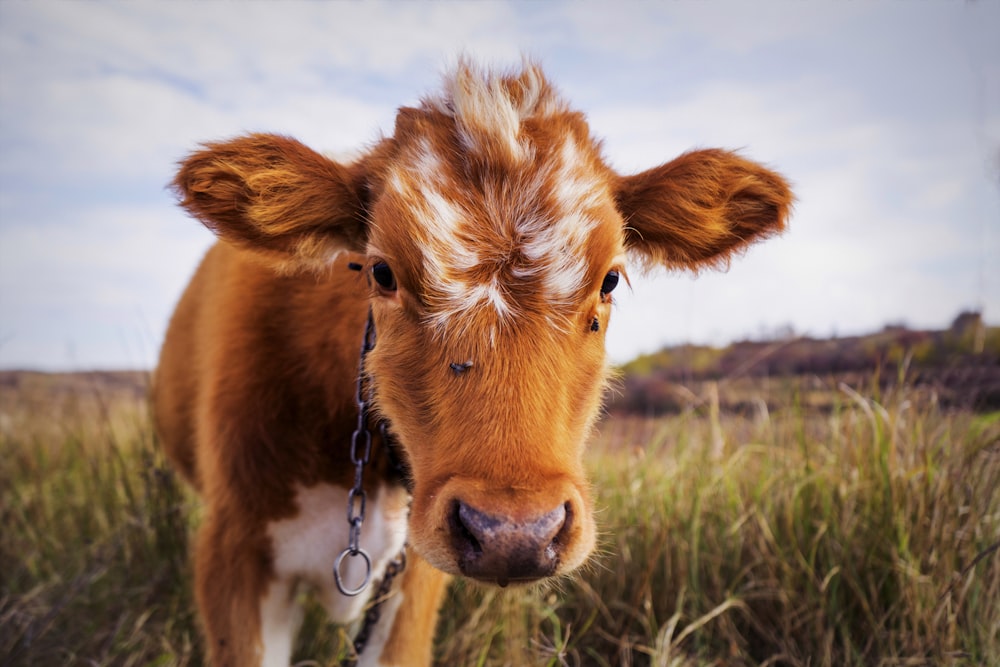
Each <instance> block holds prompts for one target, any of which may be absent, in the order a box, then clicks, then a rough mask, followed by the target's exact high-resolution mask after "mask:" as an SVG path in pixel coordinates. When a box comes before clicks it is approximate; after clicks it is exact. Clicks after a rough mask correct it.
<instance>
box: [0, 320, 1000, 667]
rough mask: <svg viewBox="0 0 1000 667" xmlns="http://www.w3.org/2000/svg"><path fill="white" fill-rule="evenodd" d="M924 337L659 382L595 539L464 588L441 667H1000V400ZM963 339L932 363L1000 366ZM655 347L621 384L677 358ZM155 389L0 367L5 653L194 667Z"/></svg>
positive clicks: (451, 612) (608, 465)
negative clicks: (924, 344)
mask: <svg viewBox="0 0 1000 667" xmlns="http://www.w3.org/2000/svg"><path fill="white" fill-rule="evenodd" d="M883 333H884V332H883ZM914 349H915V348H911V349H910V350H909V351H905V350H904V354H903V355H902V356H901V357H900V358H899V360H898V362H897V363H891V364H890V363H888V361H891V360H887V359H886V358H884V357H883V358H882V359H881V362H882V363H880V364H879V365H876V366H875V367H868V368H853V369H851V370H849V371H842V372H839V373H835V372H825V373H819V372H811V373H793V374H789V375H780V376H775V375H772V374H768V375H766V376H765V375H761V374H755V373H754V372H750V371H749V370H748V371H747V372H743V373H742V374H733V375H731V376H725V375H717V376H716V377H715V378H713V377H711V376H710V373H712V372H714V371H711V370H709V371H708V373H709V375H697V373H696V372H695V371H694V370H692V369H691V368H690V367H689V369H688V371H687V372H688V374H689V376H688V377H689V381H687V382H677V381H671V380H663V382H671V385H670V386H666V387H660V390H662V393H663V394H664V395H669V396H683V397H686V400H684V401H675V403H674V404H672V406H671V407H670V408H669V409H662V410H661V409H657V410H642V409H640V410H638V411H637V410H629V409H626V407H627V406H624V405H623V404H622V403H621V402H618V403H614V404H613V407H614V409H613V411H612V414H611V415H610V416H609V417H608V418H607V419H605V420H604V421H603V422H602V424H601V425H600V429H599V433H598V434H597V436H596V438H595V442H594V443H593V445H592V447H591V450H590V455H589V465H590V469H591V472H592V476H593V480H594V491H595V495H596V499H597V506H598V508H599V516H598V522H599V525H600V526H601V529H602V537H601V544H600V549H599V553H598V554H597V555H596V557H595V558H594V559H593V561H592V562H591V563H590V564H589V565H588V566H587V567H586V568H585V570H584V571H583V572H581V573H579V574H577V575H574V576H573V577H570V578H567V579H564V580H561V581H558V582H555V583H551V584H548V585H544V586H537V587H533V588H527V589H524V588H522V589H512V590H505V591H499V590H494V589H488V588H484V587H480V586H476V585H471V584H467V583H464V582H456V583H455V584H454V585H453V586H452V588H451V591H450V593H449V595H450V599H449V604H447V605H446V606H445V612H444V616H443V617H442V622H441V625H440V627H439V632H438V639H437V658H438V663H439V664H441V665H516V666H520V665H564V664H565V665H598V666H600V665H616V666H617V665H677V666H687V665H803V666H804V665H941V664H944V665H987V664H1000V602H998V600H1000V493H998V491H997V488H998V486H1000V412H996V411H995V407H992V406H991V404H990V403H989V402H988V401H986V402H983V401H981V400H980V399H981V395H982V394H981V392H980V391H979V389H980V388H981V386H980V385H979V384H977V385H975V388H976V391H975V392H972V394H975V395H971V394H970V395H969V396H967V397H966V398H968V400H965V399H963V394H962V392H961V391H960V389H961V388H960V387H959V388H958V390H956V389H955V388H954V387H950V386H949V385H947V384H946V383H944V382H942V383H939V384H937V385H935V383H934V382H933V381H932V380H930V379H928V378H932V377H933V376H934V373H931V372H930V371H928V370H927V369H928V368H931V366H928V365H926V364H924V365H921V363H920V362H916V361H914V357H915V353H914V351H913V350H914ZM665 354H667V353H665ZM970 354H973V356H972V357H969V356H968V354H966V353H964V352H963V353H962V355H964V356H962V359H964V361H961V362H956V361H951V362H949V361H948V360H947V359H945V361H943V362H940V364H943V365H939V366H937V367H936V368H940V369H944V370H945V371H947V370H948V368H949V366H948V364H949V363H950V364H951V366H950V368H957V367H960V366H961V365H962V364H967V362H968V364H967V365H969V367H971V368H975V369H977V370H976V372H977V373H980V374H981V375H983V376H984V377H985V376H989V375H990V373H994V372H995V371H996V368H997V367H998V364H997V361H996V357H995V356H992V357H991V356H989V354H990V353H989V351H988V350H987V349H985V348H984V349H983V350H982V351H981V352H978V353H976V352H975V351H973V352H972V353H970ZM976 354H978V356H975V355H976ZM721 356H722V355H720V358H721ZM952 359H954V358H952ZM970 359H971V361H970ZM639 363H640V364H645V365H646V367H645V371H643V370H642V369H635V368H633V369H630V370H627V372H626V374H625V376H624V378H623V381H622V383H623V384H624V385H625V386H628V384H629V383H630V382H634V381H635V380H634V378H636V377H640V376H642V372H645V373H646V375H645V377H647V378H648V377H651V376H655V375H656V373H661V374H662V373H664V371H663V369H662V368H658V367H656V365H655V364H652V363H649V361H648V360H645V361H643V360H640V362H639ZM935 363H939V362H935ZM748 368H749V367H748ZM978 369H985V370H978ZM703 371H704V369H703ZM937 377H942V375H940V374H938V375H937ZM915 378H916V379H915ZM144 383H145V377H144V376H143V375H142V374H91V375H73V376H51V375H40V374H31V373H11V372H8V373H3V374H0V401H2V402H0V664H3V665H77V664H79V665H199V664H201V657H200V655H201V646H200V638H199V635H198V630H197V619H196V616H195V614H194V611H193V604H192V599H191V592H190V583H191V572H190V568H189V562H188V556H187V554H188V545H189V536H190V535H191V530H192V529H193V527H194V526H195V524H196V523H197V521H198V519H199V514H198V504H197V500H196V498H195V497H194V496H193V494H191V493H190V492H189V491H188V490H187V489H186V488H185V487H183V486H182V485H181V484H180V482H179V481H178V480H177V478H176V477H175V476H174V475H173V473H172V472H171V471H170V470H169V468H168V467H167V466H166V464H165V462H164V460H163V458H162V455H161V454H160V452H159V449H158V447H157V444H156V441H155V437H154V435H153V433H152V429H151V427H150V424H149V418H148V414H147V410H146V405H145V401H144ZM987 384H988V383H987ZM650 386H652V385H650ZM949 392H951V393H949ZM943 396H946V397H947V400H942V397H943ZM991 410H993V411H991ZM307 602H308V600H307ZM346 637H347V633H346V631H345V630H344V629H343V628H336V627H333V626H330V625H328V624H326V623H325V622H324V621H323V619H322V616H321V615H320V614H319V613H318V610H317V608H316V607H315V605H311V604H310V612H309V614H308V615H307V619H306V627H305V631H304V632H303V633H302V638H301V639H300V641H299V646H298V648H297V652H296V660H298V661H300V662H299V664H303V665H306V664H308V665H329V664H336V662H337V660H338V659H339V657H340V656H341V655H342V654H344V653H346V651H347V650H348V649H347V643H346Z"/></svg>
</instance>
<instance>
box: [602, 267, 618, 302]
mask: <svg viewBox="0 0 1000 667" xmlns="http://www.w3.org/2000/svg"><path fill="white" fill-rule="evenodd" d="M617 286H618V272H617V271H608V275H606V276H604V282H602V283H601V296H604V295H605V294H611V292H612V291H614V289H615V287H617Z"/></svg>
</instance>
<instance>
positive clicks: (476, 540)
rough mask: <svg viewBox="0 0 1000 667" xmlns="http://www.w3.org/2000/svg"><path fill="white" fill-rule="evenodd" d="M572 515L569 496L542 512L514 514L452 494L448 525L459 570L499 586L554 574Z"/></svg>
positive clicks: (466, 574)
mask: <svg viewBox="0 0 1000 667" xmlns="http://www.w3.org/2000/svg"><path fill="white" fill-rule="evenodd" d="M572 518H573V515H572V511H571V506H570V504H569V503H568V502H567V503H565V504H563V505H559V506H558V507H556V508H555V509H554V510H551V511H550V512H546V513H545V514H543V515H541V516H537V517H535V518H532V519H528V520H515V519H513V518H511V517H508V516H498V515H494V514H488V513H486V512H483V511H481V510H479V509H476V508H475V507H472V506H470V505H467V504H466V503H464V502H462V501H461V500H456V501H455V502H454V505H453V508H452V511H451V514H450V516H449V520H448V529H449V531H450V533H451V541H452V546H453V548H454V549H455V553H456V555H457V557H458V567H459V569H460V570H461V572H462V574H464V575H465V576H467V577H472V578H473V579H479V580H481V581H488V582H494V583H496V584H497V585H498V586H501V587H503V586H506V585H507V584H508V583H510V582H518V583H527V582H531V581H535V580H537V579H541V578H544V577H548V576H551V575H552V574H554V573H555V571H556V568H557V567H558V565H559V558H560V554H561V551H562V547H563V541H564V538H565V537H566V536H567V535H568V533H569V528H570V525H571V523H572Z"/></svg>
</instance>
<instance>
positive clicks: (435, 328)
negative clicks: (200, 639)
mask: <svg viewBox="0 0 1000 667" xmlns="http://www.w3.org/2000/svg"><path fill="white" fill-rule="evenodd" d="M175 188H176V191H177V193H178V196H179V198H180V200H181V205H182V206H183V207H184V208H185V209H187V211H188V212H190V213H191V214H192V215H193V216H194V217H196V218H198V219H199V220H200V221H201V222H203V223H204V224H205V225H207V226H208V227H209V228H211V229H212V230H213V231H214V232H215V233H216V234H217V235H218V237H219V239H220V241H219V242H218V243H217V244H216V245H215V246H214V247H213V248H212V249H211V250H210V251H209V252H208V254H207V256H206V257H205V259H204V261H203V262H202V264H201V267H200V268H199V269H198V271H197V273H196V274H195V276H194V278H193V279H192V281H191V283H190V285H189V286H188V288H187V290H186V291H185V293H184V295H183V297H182V299H181V301H180V304H179V305H178V307H177V310H176V313H175V314H174V316H173V320H172V321H171V324H170V328H169V331H168V332H167V335H166V340H165V342H164V346H163V351H162V356H161V358H160V364H159V370H158V372H157V376H156V387H155V411H156V417H157V422H158V427H159V430H160V434H161V436H162V440H163V443H164V446H165V448H166V451H167V453H168V454H169V456H170V458H171V460H172V461H173V463H174V464H176V466H177V467H178V468H179V469H180V470H181V471H182V472H183V474H184V475H185V476H186V477H187V478H188V479H189V480H190V481H191V482H192V483H193V484H194V485H195V486H196V487H197V489H198V490H199V492H200V493H201V494H202V496H203V498H204V501H205V504H206V513H205V517H204V521H203V524H202V525H201V527H200V529H199V533H198V538H197V543H196V547H195V571H196V582H195V583H196V597H197V602H198V607H199V610H200V613H201V617H202V620H203V622H204V630H205V634H206V640H207V650H208V653H209V659H210V661H211V663H212V664H214V665H233V666H237V667H243V666H245V665H257V664H269V665H270V664H287V663H288V660H289V657H290V650H291V643H292V638H293V635H294V631H295V627H296V618H297V614H296V609H295V597H294V589H295V587H296V585H297V584H298V583H299V582H300V581H304V582H308V583H311V584H313V585H315V586H317V587H318V589H319V590H320V592H321V596H322V599H323V600H324V602H325V605H326V608H327V609H328V611H329V614H330V616H331V617H332V618H333V619H334V620H336V621H340V622H349V621H351V620H352V619H355V618H357V617H358V616H359V614H361V612H362V611H363V607H364V605H365V603H366V600H365V599H364V597H363V596H359V597H348V596H345V595H343V594H341V593H340V592H339V591H338V589H337V588H336V587H335V585H334V579H333V574H332V568H333V563H334V561H335V560H336V559H337V557H338V555H339V554H341V553H342V552H343V551H344V549H345V548H346V547H347V545H348V533H349V525H348V521H347V518H346V514H347V505H348V490H349V489H350V488H351V486H352V484H353V480H354V477H353V475H354V471H355V466H354V464H353V463H352V461H351V454H350V450H351V437H352V432H353V430H354V428H355V424H356V421H357V415H358V409H357V407H356V404H355V398H354V397H355V382H356V378H357V374H358V364H359V349H360V345H361V341H362V336H363V331H364V328H365V322H366V316H367V313H368V312H369V309H370V310H371V312H372V316H373V318H374V324H375V331H376V335H377V344H376V345H375V347H374V349H373V350H372V351H371V352H370V353H369V355H368V357H367V361H366V364H367V366H366V368H367V376H368V377H369V380H368V382H367V383H366V386H367V387H368V389H369V391H370V394H371V400H372V403H373V409H374V411H375V416H376V417H377V418H378V419H380V420H384V421H385V422H386V423H388V424H389V425H390V428H391V432H392V434H393V436H394V438H395V439H396V440H397V441H398V443H399V449H400V450H401V452H402V454H401V455H402V457H403V458H404V459H405V462H406V465H407V468H408V470H409V477H410V480H409V481H410V482H411V484H412V487H411V488H412V495H411V494H410V493H408V491H407V489H406V488H405V487H404V486H403V485H402V484H401V483H400V482H399V481H398V480H397V479H395V478H394V477H393V476H392V475H391V474H390V466H389V463H388V460H387V459H388V456H387V454H386V452H385V451H384V449H385V447H384V446H383V445H382V443H381V441H380V440H378V439H377V440H376V443H375V451H374V452H373V454H372V461H371V462H370V463H369V465H368V466H367V468H366V470H365V476H364V480H365V481H364V488H365V491H366V493H367V499H368V500H367V508H366V512H365V521H364V524H363V528H362V532H361V537H360V547H361V548H363V549H364V550H365V551H366V552H367V553H368V554H370V558H371V562H372V563H373V570H374V571H373V578H374V579H376V580H377V579H378V578H379V577H381V576H382V573H383V571H384V568H385V567H386V564H387V562H389V561H390V559H392V558H393V557H394V556H395V555H396V554H397V553H398V552H399V551H400V549H401V548H403V546H404V544H405V543H408V545H409V546H408V547H407V549H408V565H407V567H406V569H405V571H404V574H403V575H402V577H401V580H402V581H401V583H399V582H397V583H399V585H397V586H396V589H397V590H395V591H394V592H393V594H392V596H391V597H390V598H389V601H388V602H387V603H386V604H385V605H384V608H383V611H382V621H381V622H380V623H379V624H378V625H377V626H376V627H375V631H374V633H373V636H372V638H371V640H370V641H369V645H368V648H367V649H366V651H365V652H364V654H363V656H362V662H363V663H364V664H379V665H423V664H427V663H428V662H429V661H430V658H431V642H432V638H433V634H434V626H435V621H436V618H437V608H438V605H439V603H440V601H441V598H442V595H443V592H444V589H445V586H446V583H447V579H448V577H449V575H464V576H467V577H471V578H474V579H477V580H480V581H483V582H488V583H498V584H500V585H505V584H506V583H507V582H529V581H534V580H537V579H541V578H545V577H551V576H556V575H562V574H565V573H567V572H570V571H571V570H573V569H574V568H576V567H577V566H579V565H580V564H581V563H583V562H584V561H585V560H586V558H587V557H588V555H589V554H590V552H591V550H592V549H593V547H594V541H595V525H594V519H593V516H592V514H593V512H592V509H593V508H592V503H591V499H590V494H589V492H588V486H587V480H586V477H585V475H584V465H583V462H582V460H581V458H582V451H583V447H584V443H585V441H586V440H587V437H588V433H589V431H590V429H591V427H592V425H593V423H594V420H595V418H596V416H597V415H598V412H599V409H600V405H601V399H602V393H603V391H604V388H605V384H606V378H607V376H608V364H607V362H606V359H605V351H604V336H605V333H606V331H607V328H608V318H609V315H610V311H611V303H612V299H611V294H610V293H611V291H612V290H613V289H614V287H615V284H616V283H617V281H618V278H619V276H622V277H624V276H625V272H626V263H627V261H628V260H630V259H632V260H637V261H638V262H640V263H641V264H644V265H647V266H649V265H662V266H666V267H668V268H681V269H694V270H697V269H699V268H702V267H705V266H715V265H724V264H725V263H726V262H727V261H728V260H729V258H730V256H731V255H732V254H733V253H734V252H737V251H739V250H740V249H742V248H743V247H745V246H746V245H747V244H749V243H751V242H753V241H756V240H758V239H761V238H763V237H766V236H769V235H771V234H774V233H776V232H778V231H780V230H781V229H782V228H783V226H784V223H785V219H786V216H787V214H788V212H789V207H790V203H791V199H792V197H791V194H790V192H789V188H788V186H787V184H786V182H785V181H784V180H783V179H782V177H781V176H779V175H778V174H776V173H774V172H772V171H769V170H768V169H765V168H764V167H762V166H760V165H759V164H756V163H754V162H750V161H748V160H746V159H743V158H742V157H740V156H738V155H735V154H733V153H731V152H727V151H724V150H698V151H694V152H691V153H687V154H684V155H682V156H680V157H678V158H676V159H674V160H672V161H670V162H667V163H665V164H662V165H660V166H658V167H654V168H652V169H650V170H648V171H645V172H642V173H640V174H636V175H630V176H623V175H620V174H618V173H616V172H615V171H613V170H612V169H611V168H610V167H609V166H608V165H607V163H606V162H605V161H604V159H603V158H602V156H601V152H600V145H599V143H598V142H597V141H595V139H594V138H593V137H592V136H591V134H590V130H589V128H588V125H587V122H586V120H585V119H584V116H583V115H582V114H581V113H579V112H577V111H573V110H571V109H570V108H569V107H568V106H567V104H566V102H565V101H564V100H563V99H562V98H561V97H560V96H559V94H558V93H557V92H556V91H555V90H554V89H553V88H552V87H551V86H550V84H549V83H548V82H547V81H546V79H545V77H544V75H543V74H542V72H541V71H540V69H539V68H538V67H537V66H535V65H532V64H525V65H524V66H523V68H522V70H521V71H520V72H516V73H510V74H501V73H496V72H488V71H483V70H480V69H479V68H477V67H476V66H474V65H472V64H470V63H467V62H463V63H460V64H459V65H458V66H457V67H456V68H455V70H454V71H453V72H452V73H451V74H450V75H448V76H447V77H446V78H445V83H444V86H443V90H442V91H441V92H440V93H439V94H437V95H434V96H430V97H427V98H426V99H424V100H423V101H422V103H421V104H420V106H418V107H416V108H402V109H400V110H399V114H398V116H397V119H396V125H395V130H394V132H393V134H392V136H388V137H385V138H383V139H381V140H380V141H379V142H378V143H376V144H375V145H373V146H372V147H371V148H370V149H369V150H368V151H367V152H365V153H364V154H363V155H361V156H360V157H359V158H358V159H357V160H355V161H353V162H350V163H346V162H336V161H333V160H331V159H328V158H327V157H324V156H322V155H320V154H318V153H316V152H313V151H312V150H310V149H309V148H306V147H305V146H303V145H302V144H300V143H298V142H297V141H295V140H293V139H289V138H286V137H281V136H273V135H265V134H255V135H249V136H243V137H240V138H236V139H233V140H230V141H224V142H220V143H211V144H206V145H205V146H204V147H203V148H202V149H201V150H199V151H197V152H195V153H193V154H192V155H190V156H189V157H188V158H187V159H186V160H184V161H183V163H182V164H181V167H180V171H179V173H178V174H177V178H176V181H175ZM349 263H356V264H360V265H362V267H363V268H362V270H361V271H360V272H358V271H351V270H349V268H348V264H349ZM469 362H471V363H469ZM362 560H363V559H358V558H348V559H347V561H348V562H347V564H346V566H345V567H344V570H343V571H344V574H345V578H346V579H348V580H351V581H357V580H358V579H360V578H361V577H362V576H363V572H362V570H363V562H362ZM352 585H353V584H352Z"/></svg>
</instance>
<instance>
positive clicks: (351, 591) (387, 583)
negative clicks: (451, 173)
mask: <svg viewBox="0 0 1000 667" xmlns="http://www.w3.org/2000/svg"><path fill="white" fill-rule="evenodd" d="M352 268H353V267H352ZM374 347H375V321H374V320H373V318H372V311H371V308H369V309H368V320H367V321H366V323H365V335H364V340H363V341H362V343H361V359H360V361H359V363H358V379H357V384H356V387H355V402H356V403H357V407H358V422H357V425H356V427H355V429H354V433H353V434H352V435H351V462H352V463H353V464H354V485H353V486H352V487H351V490H350V492H348V494H347V523H348V525H349V526H350V533H349V536H348V542H347V547H346V548H345V549H344V550H343V551H341V552H340V555H339V556H337V560H336V561H335V562H334V565H333V578H334V581H335V582H336V584H337V589H338V590H339V591H340V592H341V593H342V594H344V595H347V596H352V597H353V596H355V595H358V594H360V593H362V592H363V591H364V590H365V589H366V588H368V584H369V583H371V578H372V559H371V556H369V555H368V552H367V551H365V550H364V549H363V548H362V547H361V527H362V526H363V525H364V522H365V509H366V502H367V494H366V492H365V489H364V483H363V482H364V471H365V465H367V464H368V462H369V460H370V459H371V451H372V434H371V430H370V429H369V427H368V416H369V401H368V398H367V392H366V391H365V380H366V373H365V359H366V357H367V356H368V353H369V352H370V351H371V350H372V349H374ZM379 428H380V435H381V436H382V444H383V446H384V447H385V448H386V449H387V451H388V454H389V459H390V465H391V466H392V468H393V474H394V475H396V476H400V477H403V479H407V478H408V475H406V474H405V472H403V471H402V466H401V464H400V461H399V458H398V454H397V452H395V451H394V450H395V447H393V446H392V442H391V439H390V437H389V433H388V431H387V429H386V424H385V422H381V423H380V425H379ZM348 558H361V560H362V562H363V564H364V577H363V579H362V581H361V583H360V584H359V585H358V586H357V587H356V588H350V587H349V586H347V585H346V584H345V583H344V579H343V574H342V572H341V570H342V568H343V567H344V563H345V560H346V559H348ZM405 567H406V546H405V545H404V546H403V549H402V550H401V551H400V552H399V554H397V555H396V557H395V558H394V559H393V560H392V561H390V562H389V564H388V565H387V566H386V569H385V574H384V575H383V577H382V581H381V583H380V584H379V587H378V590H377V591H376V592H375V596H374V597H373V599H372V604H371V605H370V606H369V608H368V611H367V612H366V613H365V617H364V621H363V623H362V625H361V628H360V629H359V630H358V633H357V635H356V636H355V638H354V646H353V648H354V655H353V656H350V657H348V658H345V659H344V661H343V662H342V663H341V664H342V665H345V666H350V665H355V664H357V659H358V656H359V655H361V652H362V651H364V649H365V645H366V644H367V643H368V638H369V636H370V635H371V632H372V630H373V629H374V627H375V624H376V623H378V621H379V619H380V617H381V614H382V604H383V603H384V602H385V600H386V598H387V597H388V596H389V593H390V591H391V589H392V583H393V580H394V579H395V577H396V576H397V575H399V574H400V573H401V572H402V571H403V569H404V568H405Z"/></svg>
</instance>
